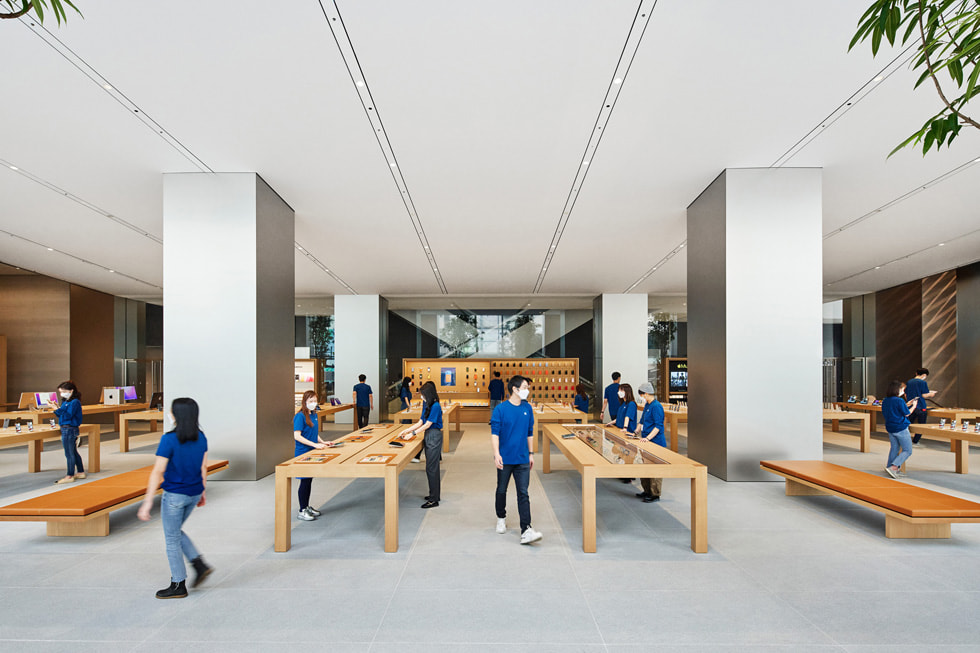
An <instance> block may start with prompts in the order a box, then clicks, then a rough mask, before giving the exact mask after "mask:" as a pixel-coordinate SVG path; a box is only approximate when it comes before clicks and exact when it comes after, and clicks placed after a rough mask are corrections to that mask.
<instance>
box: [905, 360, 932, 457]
mask: <svg viewBox="0 0 980 653" xmlns="http://www.w3.org/2000/svg"><path fill="white" fill-rule="evenodd" d="M928 376H929V370H927V369H926V368H924V367H920V368H919V369H917V370H916V371H915V376H914V377H913V378H911V379H909V382H908V383H906V384H905V398H906V399H907V400H909V401H912V400H913V399H918V401H917V402H916V404H915V410H913V411H912V416H911V417H909V421H910V422H911V423H912V424H925V423H926V418H927V417H928V415H929V413H928V412H927V411H928V410H929V409H928V407H927V406H926V399H932V398H933V397H935V396H936V392H935V391H932V392H930V391H929V384H928V383H926V377H928ZM921 437H922V434H921V433H916V434H915V435H913V436H912V444H918V443H919V439H920V438H921Z"/></svg>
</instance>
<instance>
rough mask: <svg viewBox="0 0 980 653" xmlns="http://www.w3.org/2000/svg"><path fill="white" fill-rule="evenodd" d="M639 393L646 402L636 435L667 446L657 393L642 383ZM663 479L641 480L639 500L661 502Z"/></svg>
mask: <svg viewBox="0 0 980 653" xmlns="http://www.w3.org/2000/svg"><path fill="white" fill-rule="evenodd" d="M637 392H639V393H640V398H641V399H643V401H644V402H645V403H644V404H643V415H642V416H641V417H640V428H638V429H637V430H636V435H637V436H638V437H640V438H643V439H644V440H648V441H650V442H653V443H654V444H659V445H660V446H661V447H666V446H667V440H666V438H664V407H663V406H662V405H661V404H660V402H659V401H657V391H656V390H654V389H653V384H651V383H641V384H640V387H639V388H638V390H637ZM663 483H664V480H663V479H662V478H641V479H640V485H642V486H643V491H642V492H640V493H639V494H637V495H636V496H637V498H639V499H641V500H642V501H643V503H652V502H654V501H659V500H660V490H661V489H662V487H663Z"/></svg>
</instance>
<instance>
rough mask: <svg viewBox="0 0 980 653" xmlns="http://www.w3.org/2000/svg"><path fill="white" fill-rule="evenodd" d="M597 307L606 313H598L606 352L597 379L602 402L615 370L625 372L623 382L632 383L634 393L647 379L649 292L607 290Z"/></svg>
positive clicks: (599, 347) (601, 346) (599, 348)
mask: <svg viewBox="0 0 980 653" xmlns="http://www.w3.org/2000/svg"><path fill="white" fill-rule="evenodd" d="M596 308H597V310H601V313H602V314H601V316H597V317H599V318H600V319H598V320H597V324H598V325H599V326H598V333H597V334H596V335H597V338H598V339H599V342H597V343H596V345H597V351H601V354H602V357H601V361H600V365H599V366H598V368H597V370H598V371H599V372H600V373H599V374H598V378H597V379H596V394H597V395H598V399H597V401H598V402H599V405H600V406H601V405H602V391H603V390H604V389H605V387H606V386H607V385H609V384H610V383H612V373H613V372H619V373H620V374H621V375H622V378H621V379H620V383H629V384H630V385H631V386H632V387H633V392H634V394H635V393H636V389H637V388H638V387H639V386H640V384H641V383H645V382H646V380H647V296H646V295H643V294H635V295H616V294H604V295H601V296H600V297H598V298H597V301H596ZM613 417H615V416H613ZM604 419H609V416H608V415H606V416H605V417H604Z"/></svg>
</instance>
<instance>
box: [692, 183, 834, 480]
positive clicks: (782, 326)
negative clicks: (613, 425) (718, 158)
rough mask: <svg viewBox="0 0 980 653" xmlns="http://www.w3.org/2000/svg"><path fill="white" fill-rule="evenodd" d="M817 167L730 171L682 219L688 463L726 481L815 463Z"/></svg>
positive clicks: (819, 264) (818, 431) (819, 449)
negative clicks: (779, 463)
mask: <svg viewBox="0 0 980 653" xmlns="http://www.w3.org/2000/svg"><path fill="white" fill-rule="evenodd" d="M821 225H822V204H821V171H820V170H819V169H809V168H807V169H800V168H796V169H793V168H790V169H765V168H762V169H744V170H743V169H739V170H725V171H724V172H723V173H722V174H721V175H720V176H718V178H716V179H715V181H713V182H712V183H711V185H709V186H708V188H707V189H705V190H704V192H702V193H701V195H700V196H699V197H698V198H697V199H696V200H695V201H694V203H692V204H691V206H689V207H688V209H687V250H688V251H687V293H688V299H687V308H688V384H689V394H688V401H689V407H690V414H689V418H688V419H689V422H688V449H687V450H688V455H689V456H690V457H691V458H694V459H695V460H698V461H700V462H702V463H704V464H706V465H707V466H708V471H709V472H710V473H711V474H713V475H715V476H718V477H719V478H722V479H724V480H727V481H756V480H778V479H776V478H775V477H773V476H772V475H771V474H766V473H764V472H762V471H761V470H760V469H759V461H760V460H764V459H795V460H803V459H806V460H810V459H816V460H819V459H821V458H822V457H823V427H822V422H821V362H822V344H821V329H822V306H821V301H822V270H823V260H822V242H823V241H822V237H821Z"/></svg>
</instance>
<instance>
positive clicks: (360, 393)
mask: <svg viewBox="0 0 980 653" xmlns="http://www.w3.org/2000/svg"><path fill="white" fill-rule="evenodd" d="M357 380H358V381H360V383H358V384H357V385H355V386H354V410H355V411H357V428H359V429H362V428H364V427H365V426H367V425H368V421H369V420H370V419H371V411H372V410H374V393H372V392H371V386H369V385H368V384H367V383H365V381H367V376H365V375H364V374H361V375H359V376H358V377H357Z"/></svg>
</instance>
